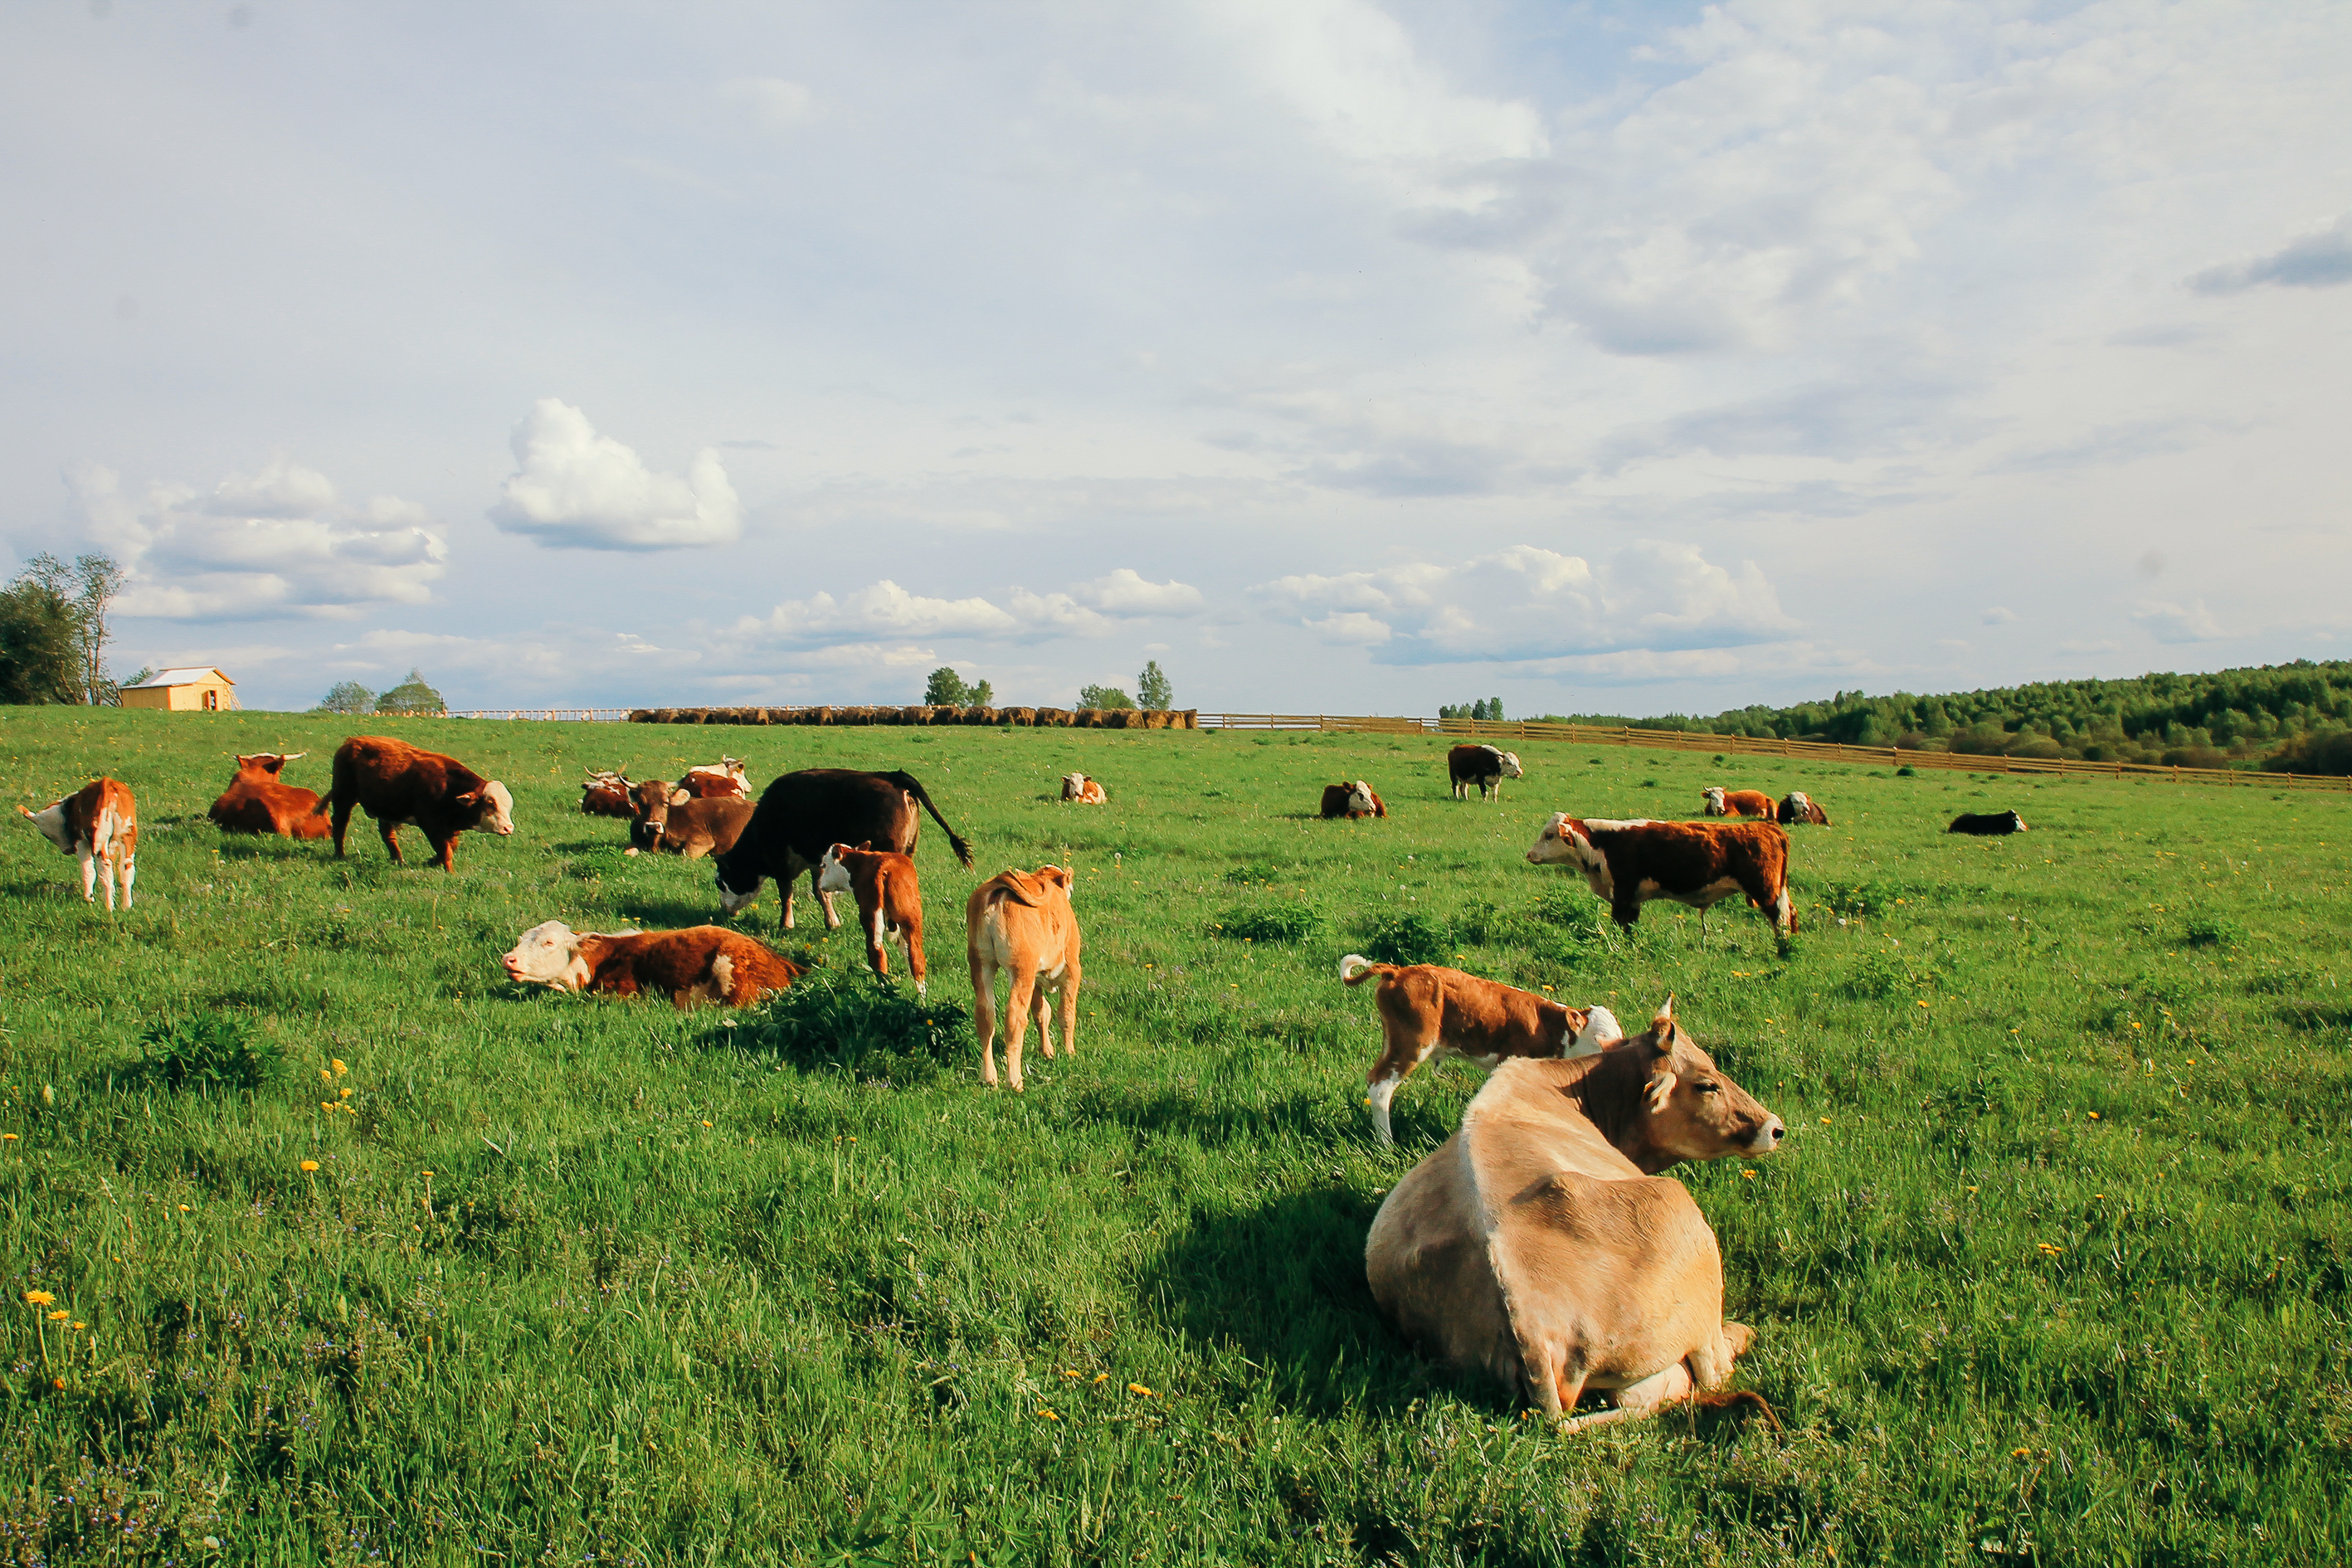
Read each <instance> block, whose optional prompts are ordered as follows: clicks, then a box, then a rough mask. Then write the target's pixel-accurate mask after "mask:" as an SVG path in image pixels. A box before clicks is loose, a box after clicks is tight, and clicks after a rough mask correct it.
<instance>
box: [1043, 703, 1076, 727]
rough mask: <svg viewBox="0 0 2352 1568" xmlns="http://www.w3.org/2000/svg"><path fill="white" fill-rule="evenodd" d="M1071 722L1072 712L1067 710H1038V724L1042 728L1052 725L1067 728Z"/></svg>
mask: <svg viewBox="0 0 2352 1568" xmlns="http://www.w3.org/2000/svg"><path fill="white" fill-rule="evenodd" d="M1069 722H1070V710H1068V709H1066V708H1040V709H1038V710H1037V723H1038V724H1039V726H1040V727H1044V726H1047V725H1052V726H1055V727H1056V728H1065V727H1067V725H1068V724H1069Z"/></svg>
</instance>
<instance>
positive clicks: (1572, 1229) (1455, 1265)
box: [1364, 998, 1786, 1430]
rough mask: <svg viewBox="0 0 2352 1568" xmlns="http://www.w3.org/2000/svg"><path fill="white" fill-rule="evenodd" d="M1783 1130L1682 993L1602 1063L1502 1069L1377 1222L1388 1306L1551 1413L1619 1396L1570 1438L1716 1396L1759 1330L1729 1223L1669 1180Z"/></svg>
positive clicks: (1464, 1364) (1372, 1274) (1410, 1326)
mask: <svg viewBox="0 0 2352 1568" xmlns="http://www.w3.org/2000/svg"><path fill="white" fill-rule="evenodd" d="M1785 1131H1786V1130H1785V1128H1784V1127H1783V1126H1782V1124H1781V1121H1780V1118H1779V1117H1777V1116H1775V1115H1773V1114H1772V1113H1771V1112H1770V1111H1769V1110H1765V1109H1764V1107H1763V1106H1761V1105H1759V1104H1758V1103H1757V1102H1756V1101H1755V1100H1753V1099H1752V1098H1750V1097H1749V1096H1748V1093H1747V1092H1746V1091H1745V1090H1743V1089H1741V1088H1740V1087H1739V1086H1738V1084H1736V1083H1734V1082H1732V1081H1731V1079H1729V1078H1727V1077H1726V1076H1725V1075H1724V1073H1723V1072H1722V1070H1721V1069H1720V1068H1717V1066H1716V1065H1715V1063H1714V1061H1713V1060H1712V1059H1711V1058H1709V1057H1708V1056H1707V1054H1706V1052H1705V1051H1703V1050H1701V1049H1699V1047H1698V1043H1697V1042H1696V1041H1695V1040H1693V1039H1692V1038H1691V1037H1690V1036H1689V1035H1688V1034H1686V1033H1685V1032H1684V1030H1683V1029H1682V1027H1681V1026H1679V1025H1678V1024H1677V1023H1676V1022H1675V1016H1674V1003H1673V1000H1672V999H1671V998H1669V999H1668V1001H1667V1003H1666V1005H1665V1006H1664V1007H1663V1008H1661V1009H1660V1010H1659V1012H1658V1015H1657V1016H1656V1017H1655V1018H1654V1019H1653V1020H1652V1021H1651V1025H1650V1028H1649V1031H1648V1032H1647V1033H1646V1034H1643V1035H1642V1036H1641V1037H1638V1038H1635V1039H1631V1040H1627V1041H1624V1042H1623V1043H1622V1044H1620V1045H1617V1046H1613V1047H1611V1048H1609V1049H1608V1050H1605V1051H1602V1052H1601V1053H1599V1054H1598V1055H1595V1056H1588V1057H1582V1058H1577V1059H1575V1060H1570V1061H1558V1060H1553V1061H1536V1060H1524V1059H1522V1060H1514V1061H1507V1062H1504V1063H1503V1064H1502V1065H1501V1066H1500V1067H1498V1068H1496V1069H1495V1073H1494V1076H1493V1077H1491V1078H1489V1079H1487V1080H1486V1087H1485V1088H1483V1089H1480V1090H1479V1091H1478V1093H1477V1095H1476V1097H1475V1098H1474V1099H1473V1100H1471V1101H1470V1104H1469V1106H1468V1107H1467V1108H1466V1109H1465V1110H1464V1111H1463V1113H1462V1125H1461V1127H1460V1129H1459V1130H1458V1131H1455V1132H1454V1136H1453V1137H1451V1138H1449V1139H1447V1140H1446V1142H1445V1143H1444V1146H1442V1147H1441V1148H1439V1149H1437V1150H1436V1151H1435V1152H1433V1153H1432V1154H1430V1156H1429V1157H1428V1158H1427V1159H1425V1160H1423V1161H1422V1162H1421V1163H1420V1164H1418V1165H1416V1166H1414V1167H1413V1168H1412V1170H1411V1171H1409V1172H1407V1173H1405V1176H1404V1179H1403V1180H1402V1181H1400V1182H1399V1183H1397V1184H1396V1186H1395V1187H1394V1188H1393V1189H1392V1190H1391V1192H1390V1193H1389V1194H1388V1196H1387V1197H1386V1198H1385V1199H1384V1200H1382V1202H1381V1207H1380V1212H1379V1213H1378V1214H1376V1215H1373V1216H1372V1225H1371V1230H1370V1235H1369V1236H1368V1237H1366V1238H1365V1243H1364V1273H1365V1277H1366V1279H1367V1281H1368V1282H1369V1283H1370V1286H1371V1290H1372V1300H1374V1301H1375V1302H1376V1303H1378V1305H1379V1307H1380V1309H1381V1312H1382V1314H1383V1315H1385V1316H1386V1317H1387V1318H1388V1320H1389V1321H1391V1323H1393V1324H1394V1325H1395V1326H1396V1327H1397V1329H1398V1330H1399V1331H1402V1333H1403V1334H1404V1335H1405V1336H1406V1337H1407V1338H1408V1339H1410V1340H1412V1342H1415V1343H1416V1344H1417V1345H1419V1346H1420V1347H1421V1348H1422V1349H1423V1351H1424V1352H1427V1353H1429V1354H1431V1355H1433V1356H1434V1357H1436V1358H1437V1359H1439V1360H1441V1361H1444V1362H1445V1363H1448V1364H1450V1365H1452V1366H1454V1367H1458V1368H1461V1369H1463V1370H1465V1371H1472V1372H1486V1373H1491V1374H1492V1375H1493V1376H1494V1377H1495V1378H1496V1379H1497V1380H1498V1381H1499V1382H1500V1383H1501V1384H1502V1385H1503V1386H1504V1388H1505V1389H1506V1390H1507V1391H1508V1393H1509V1394H1511V1395H1512V1397H1514V1398H1517V1399H1523V1400H1526V1401H1527V1402H1528V1404H1530V1405H1534V1406H1535V1407H1536V1408H1537V1409H1538V1410H1541V1411H1543V1412H1544V1413H1546V1414H1547V1415H1570V1414H1571V1413H1572V1412H1573V1411H1574V1410H1575V1408H1576V1402H1577V1400H1578V1399H1579V1398H1580V1396H1581V1395H1583V1394H1585V1393H1586V1392H1588V1391H1591V1392H1594V1393H1600V1394H1606V1395H1609V1396H1611V1397H1612V1399H1613V1402H1614V1404H1615V1405H1616V1408H1615V1409H1613V1410H1609V1411H1603V1412H1601V1413H1598V1414H1595V1415H1587V1416H1583V1417H1581V1418H1579V1419H1577V1420H1574V1421H1572V1422H1570V1423H1569V1424H1568V1425H1569V1429H1570V1430H1575V1429H1577V1428H1580V1427H1584V1426H1597V1425H1599V1424H1601V1423H1603V1422H1607V1421H1612V1420H1622V1419H1624V1418H1626V1417H1628V1416H1634V1415H1648V1414H1651V1413H1653V1412H1654V1411H1656V1410H1658V1409H1659V1408H1660V1407H1662V1406H1664V1405H1670V1404H1674V1403H1676V1402H1678V1401H1680V1400H1684V1399H1687V1398H1689V1397H1691V1396H1692V1395H1693V1394H1700V1393H1704V1392H1706V1391H1709V1390H1714V1389H1718V1388H1720V1387H1722V1386H1723V1385H1724V1384H1726V1383H1727V1382H1729V1381H1730V1378H1731V1373H1732V1363H1733V1358H1734V1357H1736V1356H1738V1355H1739V1354H1740V1353H1741V1352H1744V1351H1746V1350H1747V1348H1748V1344H1749V1343H1750V1342H1751V1341H1752V1339H1753V1337H1754V1336H1753V1334H1752V1332H1751V1331H1749V1330H1748V1328H1747V1327H1745V1326H1744V1325H1742V1324H1739V1323H1735V1322H1727V1321H1725V1320H1724V1316H1723V1254H1722V1251H1721V1249H1720V1248H1719V1247H1717V1243H1716V1239H1715V1232H1714V1231H1713V1230H1712V1229H1710V1228H1709V1227H1708V1226H1707V1223H1706V1217H1705V1216H1704V1215H1701V1214H1700V1213H1699V1209H1698V1205H1696V1203H1694V1202H1692V1200H1691V1195H1690V1193H1689V1191H1688V1190H1687V1189H1686V1188H1685V1187H1684V1186H1683V1184H1681V1183H1680V1182H1677V1181H1674V1180H1672V1179H1670V1178H1664V1177H1661V1176H1660V1175H1658V1173H1659V1172H1661V1171H1664V1170H1666V1169H1669V1168H1670V1167H1672V1166H1674V1165H1676V1164H1679V1163H1682V1162H1683V1161H1685V1160H1717V1159H1722V1158H1725V1157H1726V1156H1729V1155H1738V1156H1741V1157H1744V1158H1749V1159H1753V1158H1757V1157H1759V1156H1762V1155H1766V1154H1769V1153H1771V1152H1773V1151H1774V1150H1776V1149H1778V1148H1779V1147H1780V1142H1781V1140H1782V1137H1783V1134H1784V1132H1785Z"/></svg>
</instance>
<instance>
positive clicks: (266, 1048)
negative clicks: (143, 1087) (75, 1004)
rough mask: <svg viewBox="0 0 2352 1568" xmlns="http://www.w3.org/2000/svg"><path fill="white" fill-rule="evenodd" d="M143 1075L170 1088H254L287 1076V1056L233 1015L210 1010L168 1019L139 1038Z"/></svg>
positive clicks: (148, 1028) (156, 1024) (148, 1029)
mask: <svg viewBox="0 0 2352 1568" xmlns="http://www.w3.org/2000/svg"><path fill="white" fill-rule="evenodd" d="M139 1044H140V1047H141V1048H142V1050H143V1051H144V1053H145V1059H144V1060H142V1062H141V1063H140V1071H139V1076H141V1077H142V1078H144V1079H148V1080H149V1081H151V1082H155V1083H161V1084H163V1086H165V1087H166V1088H169V1089H197V1090H203V1089H261V1088H265V1087H266V1086H268V1085H269V1084H272V1083H276V1082H278V1080H279V1079H283V1078H284V1077H285V1076H286V1055H285V1053H284V1052H283V1051H281V1050H279V1049H278V1047H277V1046H276V1045H275V1044H273V1043H272V1042H270V1041H268V1040H256V1039H255V1038H254V1037H253V1029H252V1026H250V1025H249V1024H247V1022H246V1021H244V1020H243V1019H241V1018H238V1017H236V1016H235V1015H233V1014H228V1013H222V1012H218V1011H215V1010H213V1009H210V1008H206V1009H202V1010H199V1011H197V1012H194V1013H185V1014H182V1015H179V1016H174V1017H170V1018H165V1019H163V1020H162V1021H160V1022H158V1023H154V1024H151V1025H149V1026H147V1029H146V1031H145V1033H143V1034H142V1035H141V1036H140V1037H139Z"/></svg>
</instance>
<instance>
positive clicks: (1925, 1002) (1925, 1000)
mask: <svg viewBox="0 0 2352 1568" xmlns="http://www.w3.org/2000/svg"><path fill="white" fill-rule="evenodd" d="M1919 1005H1921V1006H1922V1007H1925V1006H1926V1005H1927V998H1926V997H1925V996H1922V997H1920V998H1919ZM2133 1027H2135V1028H2137V1027H2138V1026H2137V1025H2134V1026H2133Z"/></svg>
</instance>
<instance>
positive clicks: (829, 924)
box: [809, 866, 841, 931]
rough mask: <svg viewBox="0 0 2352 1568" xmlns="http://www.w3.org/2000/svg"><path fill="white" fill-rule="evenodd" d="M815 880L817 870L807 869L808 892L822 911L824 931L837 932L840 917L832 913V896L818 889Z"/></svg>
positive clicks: (813, 868) (839, 925)
mask: <svg viewBox="0 0 2352 1568" xmlns="http://www.w3.org/2000/svg"><path fill="white" fill-rule="evenodd" d="M816 879H817V868H816V867H814V866H812V867H810V868H809V891H810V892H812V893H814V894H815V895H816V901H817V903H818V905H819V906H820V907H821V908H822V909H823V910H824V929H825V930H827V931H839V930H840V929H841V917H840V916H839V915H838V914H836V913H835V912H834V908H833V895H832V894H831V893H828V892H826V891H825V890H824V889H823V888H820V887H818V886H817V885H816Z"/></svg>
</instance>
